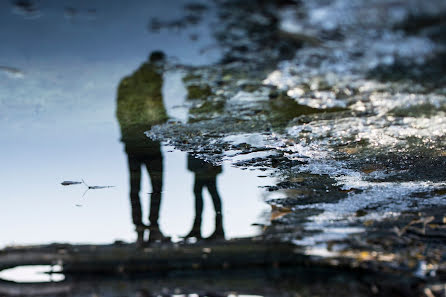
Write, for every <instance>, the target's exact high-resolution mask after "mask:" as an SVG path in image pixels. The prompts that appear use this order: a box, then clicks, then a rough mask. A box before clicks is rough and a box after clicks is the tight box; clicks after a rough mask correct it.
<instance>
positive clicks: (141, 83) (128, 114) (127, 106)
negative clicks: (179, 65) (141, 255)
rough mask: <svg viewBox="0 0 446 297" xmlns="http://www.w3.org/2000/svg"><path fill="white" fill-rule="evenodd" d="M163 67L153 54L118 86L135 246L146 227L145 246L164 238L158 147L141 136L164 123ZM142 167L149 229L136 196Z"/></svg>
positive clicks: (158, 54)
mask: <svg viewBox="0 0 446 297" xmlns="http://www.w3.org/2000/svg"><path fill="white" fill-rule="evenodd" d="M164 64H165V55H164V53H162V52H160V51H154V52H152V53H151V55H150V58H149V61H147V62H145V63H144V64H142V65H141V66H140V67H139V68H138V69H137V70H136V71H135V72H134V73H133V74H132V75H130V76H127V77H125V78H124V79H122V81H121V82H120V84H119V87H118V95H117V111H116V116H117V118H118V122H119V125H120V128H121V141H122V142H123V143H124V145H125V152H126V154H127V160H128V168H129V176H130V203H131V208H132V220H133V224H134V225H135V229H136V233H137V244H138V245H142V244H143V243H144V233H145V230H146V229H147V228H148V229H149V231H150V235H149V239H148V242H149V243H151V242H155V241H159V240H161V241H164V240H166V239H167V238H166V237H164V236H163V234H162V233H161V231H160V228H159V224H158V219H159V210H160V204H161V193H162V187H163V155H162V153H161V144H160V142H158V141H153V140H151V139H149V138H148V137H147V136H146V135H145V134H144V132H145V131H147V130H150V128H151V127H152V126H153V125H156V124H161V123H163V122H165V121H166V120H167V113H166V109H165V107H164V104H163V97H162V85H163V68H164ZM143 167H145V168H146V170H147V172H148V175H149V177H150V182H151V185H152V192H151V195H150V213H149V222H150V226H149V227H147V226H146V225H145V224H144V223H143V220H142V210H141V201H140V197H139V192H140V187H141V171H142V168H143Z"/></svg>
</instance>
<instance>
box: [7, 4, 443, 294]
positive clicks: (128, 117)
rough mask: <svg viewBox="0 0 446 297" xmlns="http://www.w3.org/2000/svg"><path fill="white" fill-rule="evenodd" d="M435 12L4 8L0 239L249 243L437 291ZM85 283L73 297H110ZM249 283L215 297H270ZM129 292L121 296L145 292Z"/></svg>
mask: <svg viewBox="0 0 446 297" xmlns="http://www.w3.org/2000/svg"><path fill="white" fill-rule="evenodd" d="M445 11H446V6H445V5H444V3H443V2H441V1H439V0H435V1H433V2H432V3H429V4H426V3H424V2H423V1H418V0H414V1H410V3H403V2H401V3H400V2H395V3H387V2H386V1H384V0H377V1H374V2H373V3H372V2H370V3H369V2H367V1H345V0H336V1H332V2H330V3H327V1H324V0H321V1H312V2H308V3H303V2H302V3H300V2H299V4H297V3H296V1H248V2H243V3H242V2H239V1H232V0H224V1H217V2H212V3H208V2H205V1H194V2H190V1H186V0H184V1H174V0H167V1H163V2H162V3H156V4H155V3H149V2H147V1H142V0H138V1H134V2H132V3H130V4H122V3H120V2H119V1H115V0H113V1H108V2H107V3H105V2H104V1H100V0H94V1H90V2H88V3H87V2H76V1H68V2H64V3H63V4H61V3H59V2H57V1H10V2H2V3H0V20H1V22H2V24H4V26H0V28H3V29H0V40H2V41H5V42H3V43H2V44H4V46H3V47H2V57H3V58H1V57H0V76H2V78H3V79H2V80H0V85H1V88H0V137H1V138H2V140H3V142H2V169H3V170H2V171H0V180H2V197H3V199H2V201H1V202H0V205H1V209H4V210H5V209H6V210H7V211H4V212H2V214H1V215H0V223H1V224H3V225H4V226H9V227H8V228H3V230H2V231H1V234H0V235H1V239H0V246H1V247H2V248H5V247H7V246H14V247H15V248H14V249H15V250H14V252H17V251H18V250H20V249H21V248H22V247H23V248H24V249H25V250H26V248H27V245H30V244H32V245H34V246H37V247H41V248H43V249H45V248H48V249H52V248H55V249H56V253H59V252H61V251H62V252H61V253H62V254H63V253H66V252H67V247H66V246H65V247H63V248H62V247H60V246H59V245H58V244H61V245H64V244H68V245H67V246H69V247H70V248H72V247H75V248H74V249H76V248H80V249H89V248H91V249H92V250H91V251H89V252H91V253H93V250H95V249H98V248H99V249H105V250H107V249H109V248H110V249H113V248H115V247H116V248H122V249H123V250H125V249H133V248H135V249H136V248H138V249H141V248H142V251H143V252H144V253H146V252H147V251H150V252H147V253H148V254H150V253H151V252H153V251H151V246H152V245H153V246H154V247H156V246H163V245H164V246H167V249H169V248H170V249H173V250H174V249H176V248H179V249H181V248H184V247H185V245H184V243H185V242H187V243H189V244H190V248H193V247H196V246H200V244H204V243H208V242H211V241H212V240H215V241H216V242H219V240H220V241H222V242H223V239H226V240H227V241H226V243H227V244H228V243H234V242H235V243H237V242H238V241H237V240H238V239H240V238H245V239H246V238H248V239H247V240H265V241H266V242H268V241H274V242H282V243H286V244H290V243H291V246H292V248H293V250H294V249H295V250H296V251H297V252H296V255H297V254H298V255H299V256H301V255H302V256H305V255H307V256H311V257H312V258H311V259H317V257H315V256H320V257H321V258H323V259H325V260H326V261H327V262H323V263H324V265H328V266H330V267H335V270H336V269H339V267H336V265H338V264H339V263H342V265H345V267H350V268H352V269H353V268H355V269H356V268H357V267H361V269H362V268H364V269H366V270H367V269H368V270H370V271H381V272H383V271H386V272H388V271H404V273H406V272H407V274H408V275H411V276H416V277H420V275H421V276H422V277H432V278H436V280H443V279H442V278H441V277H443V278H444V276H441V275H444V271H446V269H445V268H444V263H445V259H444V257H443V256H441V255H443V254H444V245H443V239H444V225H445V219H444V212H445V209H446V202H445V201H446V196H445V188H446V184H445V172H444V166H446V158H445V157H446V156H445V152H444V147H445V143H446V142H445V139H446V134H445V132H444V131H446V121H445V120H444V118H445V112H446V93H445V89H444V77H445V76H444V69H443V68H444V67H443V66H444V63H441V61H442V60H444V53H445V48H446V47H445V43H444V37H442V36H444V34H443V33H444V20H443V16H444V14H445ZM43 33H45V34H43ZM74 53H75V54H74ZM442 67H443V68H442ZM17 78H20V79H17ZM206 240H209V241H206ZM50 243H57V244H56V245H45V244H50ZM42 244H43V246H41V245H42ZM69 244H72V245H69ZM80 244H85V246H84V245H80ZM186 246H187V245H186ZM221 246H222V247H224V246H225V245H221ZM259 247H262V248H263V247H264V246H262V245H260V244H259ZM33 248H34V247H33ZM205 248H206V249H207V248H208V247H205ZM68 249H69V248H68ZM2 251H3V250H2ZM4 251H5V255H3V256H8V255H9V254H10V253H11V254H12V251H11V250H8V249H4ZM51 251H52V252H54V251H53V250H51ZM139 251H140V250H139ZM138 253H139V252H138ZM138 253H136V254H138ZM205 254H206V255H201V254H200V257H201V256H203V257H204V258H203V259H208V257H210V255H208V253H205ZM64 255H65V254H64ZM293 255H295V254H294V252H293ZM59 256H60V255H59V254H58V257H59ZM293 259H294V258H293ZM331 259H335V260H333V261H334V262H330V260H331ZM325 260H320V261H325ZM1 261H5V259H3V258H2V259H0V266H1V264H2V263H1ZM203 261H204V260H203ZM312 261H313V260H312ZM314 261H316V260H314ZM318 261H319V260H318ZM204 262H205V261H204ZM333 263H338V264H336V265H335V264H333ZM195 264H196V263H195ZM195 264H194V265H195ZM333 265H334V266H333ZM42 267H43V266H42ZM42 267H40V266H39V267H37V266H35V267H19V268H17V269H16V270H8V271H3V272H2V273H8V274H11V275H16V276H23V277H28V276H29V277H30V279H32V277H34V276H37V275H39V276H48V275H46V274H44V273H40V272H42V271H43V270H42V269H48V267H45V268H42ZM193 267H195V268H197V267H199V266H197V265H195V266H193ZM324 267H325V266H324ZM343 267H344V266H343ZM420 267H421V268H422V269H421V268H420ZM121 268H122V267H121V266H120V268H119V269H121ZM119 269H118V270H119ZM122 269H123V268H122ZM122 269H121V270H122ZM225 269H226V268H225ZM398 269H399V270H398ZM28 270H29V271H28ZM420 271H422V273H421V272H420ZM437 271H438V274H436V273H437ZM255 272H256V273H260V274H262V275H263V272H259V271H258V270H256V271H255ZM442 273H443V274H442ZM254 274H255V273H254ZM31 275H34V276H32V277H31ZM54 276H56V275H54ZM440 276H441V277H440ZM8 277H9V276H8ZM5 279H6V278H5ZM8 279H9V278H8ZM197 279H199V277H198V276H197ZM266 279H268V277H267V278H266ZM279 279H280V277H279ZM60 280H61V279H60ZM264 280H265V279H262V281H264ZM24 281H26V280H23V279H22V280H20V282H24ZM35 281H37V282H47V281H51V280H48V279H47V280H43V279H37V278H36V280H35ZM53 281H54V280H53ZM65 281H67V282H70V281H72V280H70V279H67V280H65ZM74 281H76V279H74ZM82 281H83V282H84V283H83V286H84V287H83V288H81V289H80V291H79V292H77V294H78V295H74V296H87V295H88V296H91V295H94V294H96V295H98V296H102V295H104V296H108V295H107V294H108V293H107V294H100V292H99V291H100V290H99V291H97V290H96V291H95V289H93V290H90V289H91V288H94V287H95V284H94V282H93V283H88V282H85V281H84V280H82ZM170 281H171V280H170ZM97 282H98V283H99V284H100V285H99V286H98V287H101V286H104V287H107V284H110V282H108V281H107V280H105V279H98V280H97ZM143 283H144V282H143ZM246 283H247V284H248V289H246V288H245V287H243V286H244V285H246ZM246 283H243V284H242V285H241V287H238V289H237V287H236V286H235V287H231V285H227V284H225V285H223V286H221V287H218V284H216V283H212V284H211V285H212V286H215V288H216V287H218V288H219V289H218V290H210V292H218V293H219V294H220V295H221V296H270V295H274V294H269V292H268V290H267V289H268V288H269V287H265V288H266V289H265V290H263V289H262V288H264V287H262V285H259V282H257V280H256V281H255V282H254V283H255V286H253V284H252V283H251V282H250V280H247V281H246ZM285 283H286V281H285ZM303 283H305V281H303ZM126 284H128V285H129V288H130V289H128V290H127V291H125V290H124V292H125V293H123V294H121V295H132V294H139V296H150V294H149V292H146V291H145V290H141V291H138V290H139V289H138V288H137V287H138V286H139V285H140V283H138V281H136V282H135V283H132V282H131V281H130V280H129V281H128V282H127V283H126ZM0 285H1V284H0ZM121 285H122V283H121ZM149 285H153V282H152V283H151V284H149ZM205 285H209V284H207V282H206V281H204V282H201V283H200V282H199V283H198V284H197V285H196V287H195V288H192V289H190V288H188V287H187V286H183V285H181V286H182V287H181V286H179V287H181V288H182V290H179V289H178V290H176V288H175V285H174V284H172V283H167V284H165V285H164V284H163V286H164V287H160V286H158V285H157V287H156V288H157V289H156V293H157V294H161V295H163V296H203V295H205V294H206V292H205V291H203V290H201V291H200V290H197V287H198V288H200V286H201V288H204V287H206V286H205ZM363 285H364V283H361V285H359V287H360V288H361V290H363V291H364V292H369V291H370V290H372V291H373V292H374V294H375V293H376V294H378V293H377V292H380V294H381V293H382V292H384V291H382V292H381V291H380V289H381V288H378V287H379V286H377V285H376V284H375V283H374V282H373V281H372V282H365V285H364V286H363ZM124 286H125V284H124ZM144 286H145V285H144ZM144 286H142V287H144ZM250 286H251V287H250ZM305 286H306V285H305ZM305 286H303V287H304V288H307V287H305ZM208 287H209V286H208ZM208 287H207V288H208ZM253 287H254V288H255V289H252V288H253ZM273 287H274V286H273ZM340 287H342V286H340ZM401 287H404V286H403V285H401ZM0 288H1V286H0ZM166 288H167V289H166ZM258 288H260V289H258ZM276 288H277V287H274V290H272V291H271V292H273V293H277V292H278V293H280V294H281V295H277V294H276V295H274V296H290V294H291V293H290V292H293V293H296V294H294V295H296V296H307V295H318V294H319V293H317V294H310V293H309V294H307V293H305V289H303V291H298V290H297V291H295V290H294V289H293V290H291V291H289V290H288V289H285V290H276ZM287 288H288V287H287ZM314 288H316V289H315V291H311V290H310V291H308V292H324V290H322V291H318V289H319V285H315V287H314ZM314 288H313V289H314ZM431 288H432V290H434V289H433V288H434V287H433V286H432V287H429V288H428V287H426V290H431ZM56 289H57V288H56ZM65 289H66V287H64V288H63V290H65ZM83 289H85V290H86V291H82V290H83ZM113 290H114V291H116V292H117V291H118V289H117V288H114V289H112V290H111V291H110V292H112V291H113ZM434 291H435V290H434ZM437 291H438V290H437ZM437 291H435V292H434V293H432V291H431V292H430V295H429V293H426V292H428V291H423V292H424V293H425V295H426V296H436V295H438V296H439V295H440V293H438V292H440V291H438V292H437ZM0 292H1V291H0ZM92 292H93V293H92ZM128 292H130V293H128ZM136 292H138V293H136ZM303 292H304V293H303ZM127 293H128V294H127ZM288 293H290V294H288ZM301 293H302V294H301ZM110 294H111V293H110ZM110 294H109V295H110ZM243 294H244V295H243ZM268 294H269V295H268ZM305 294H307V295H305ZM361 294H362V293H361ZM361 294H359V293H358V296H362V295H361ZM291 295H292V294H291ZM322 295H323V294H322ZM344 295H345V294H344ZM381 295H383V296H386V294H385V293H382V294H381ZM402 295H405V294H402ZM406 295H407V294H406ZM389 296H390V295H389Z"/></svg>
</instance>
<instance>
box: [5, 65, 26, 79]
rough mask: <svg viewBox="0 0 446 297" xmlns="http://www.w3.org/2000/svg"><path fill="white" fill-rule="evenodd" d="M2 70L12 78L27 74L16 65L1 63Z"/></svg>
mask: <svg viewBox="0 0 446 297" xmlns="http://www.w3.org/2000/svg"><path fill="white" fill-rule="evenodd" d="M0 71H2V72H4V73H5V74H7V75H8V76H10V77H12V78H23V77H24V76H25V75H24V73H23V72H22V71H21V70H20V69H18V68H14V67H9V66H2V65H0Z"/></svg>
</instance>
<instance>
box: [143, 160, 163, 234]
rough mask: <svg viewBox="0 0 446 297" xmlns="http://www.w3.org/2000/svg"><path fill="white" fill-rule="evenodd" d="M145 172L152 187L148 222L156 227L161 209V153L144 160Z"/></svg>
mask: <svg viewBox="0 0 446 297" xmlns="http://www.w3.org/2000/svg"><path fill="white" fill-rule="evenodd" d="M145 164H146V168H147V172H148V174H149V177H150V183H151V185H152V192H151V194H150V212H149V221H150V225H151V226H153V227H158V220H159V212H160V207H161V193H162V190H163V157H162V155H161V152H159V154H157V155H154V156H151V158H147V159H146V160H145Z"/></svg>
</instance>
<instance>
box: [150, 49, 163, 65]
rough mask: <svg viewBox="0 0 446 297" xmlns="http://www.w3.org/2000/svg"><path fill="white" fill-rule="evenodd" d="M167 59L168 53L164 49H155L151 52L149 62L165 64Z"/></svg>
mask: <svg viewBox="0 0 446 297" xmlns="http://www.w3.org/2000/svg"><path fill="white" fill-rule="evenodd" d="M165 61H166V55H165V54H164V53H163V52H162V51H153V52H152V53H151V54H150V57H149V62H150V63H154V64H163V63H164V62H165Z"/></svg>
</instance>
